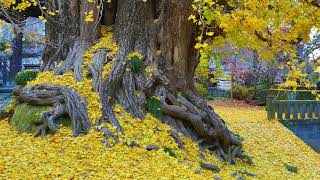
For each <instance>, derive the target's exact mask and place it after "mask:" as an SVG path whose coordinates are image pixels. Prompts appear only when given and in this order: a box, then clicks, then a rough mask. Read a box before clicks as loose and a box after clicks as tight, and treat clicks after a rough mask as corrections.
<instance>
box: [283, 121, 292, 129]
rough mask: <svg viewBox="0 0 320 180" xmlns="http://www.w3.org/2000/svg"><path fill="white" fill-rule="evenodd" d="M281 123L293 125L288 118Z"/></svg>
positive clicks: (288, 125) (287, 125)
mask: <svg viewBox="0 0 320 180" xmlns="http://www.w3.org/2000/svg"><path fill="white" fill-rule="evenodd" d="M283 125H284V126H286V127H291V126H294V123H292V122H290V120H284V121H283Z"/></svg>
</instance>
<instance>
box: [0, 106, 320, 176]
mask: <svg viewBox="0 0 320 180" xmlns="http://www.w3.org/2000/svg"><path fill="white" fill-rule="evenodd" d="M120 111H121V110H116V112H117V115H118V116H121V114H122V113H121V112H120ZM216 111H217V112H218V113H219V114H220V115H221V116H222V117H223V118H224V119H225V120H226V123H227V124H228V126H229V127H230V128H231V129H232V130H233V131H235V132H236V133H238V134H240V135H241V136H242V137H243V138H244V140H245V142H244V149H245V150H246V152H247V153H248V154H249V155H251V156H252V157H253V159H254V165H253V166H250V165H248V164H245V163H243V162H238V165H236V166H231V165H227V164H224V163H221V162H218V160H217V159H216V158H214V157H213V156H210V155H209V154H208V153H206V160H202V161H204V162H207V163H215V164H216V165H218V166H219V167H220V168H221V172H220V173H217V174H213V173H212V172H210V171H206V170H203V169H201V173H200V174H196V173H195V171H196V170H197V169H200V168H199V166H198V163H197V162H198V161H199V160H200V159H199V158H198V157H196V154H197V153H198V150H197V148H196V145H195V144H194V143H192V142H191V141H190V140H189V139H187V138H183V141H184V143H185V146H186V149H187V151H186V152H183V151H181V150H179V149H177V146H176V144H175V143H174V141H173V140H172V138H170V137H169V134H168V133H167V130H168V129H169V127H168V126H167V125H164V124H162V123H160V122H159V121H157V120H156V119H154V118H152V117H151V116H147V118H146V120H145V121H141V120H138V119H130V118H129V119H127V118H125V117H126V116H128V115H126V114H125V113H124V114H123V118H120V122H121V124H122V125H123V127H124V132H125V134H124V135H123V136H121V137H120V139H121V142H120V143H119V144H115V145H113V147H112V148H105V147H104V145H103V144H101V140H102V137H103V135H102V134H100V133H97V132H95V131H93V130H92V131H90V133H89V134H88V135H85V136H80V137H72V136H71V135H70V134H71V131H70V130H69V129H66V128H62V129H61V131H60V132H59V133H58V134H56V135H49V136H46V137H43V138H34V137H32V136H31V135H28V134H18V133H16V131H15V129H14V127H12V126H10V125H9V124H8V122H7V121H6V120H1V121H0V179H40V178H43V179H71V178H74V179H106V178H113V179H158V178H159V179H160V178H161V179H212V178H213V177H214V176H219V177H221V178H223V179H235V177H232V176H231V173H233V172H234V171H236V170H241V169H245V170H247V171H248V172H250V173H254V174H256V175H257V176H256V177H254V178H253V179H268V180H269V179H298V180H300V179H320V155H319V154H317V153H315V152H314V151H313V150H312V149H311V148H309V147H308V146H307V145H305V144H304V143H303V142H302V141H301V140H299V139H298V138H297V137H295V136H294V135H293V134H292V133H291V132H290V131H289V130H287V129H286V128H285V127H283V126H282V125H281V124H280V123H278V122H276V121H268V120H267V119H266V115H265V114H266V112H265V111H263V110H261V109H253V108H232V107H231V108H230V107H216ZM118 118H119V117H118ZM154 128H157V130H156V131H157V132H155V131H154ZM130 139H135V140H137V141H138V143H139V144H141V146H140V147H129V146H128V145H127V143H128V142H129V141H130ZM149 143H155V144H157V145H159V146H160V147H161V148H163V147H170V148H172V149H173V150H174V152H175V153H176V154H177V155H178V157H177V158H174V157H170V156H169V155H168V154H166V153H165V152H164V151H163V150H162V149H160V150H158V151H147V150H146V149H145V145H147V144H149ZM186 159H188V160H186ZM285 163H289V164H293V165H295V166H297V167H298V168H299V170H298V173H297V174H294V173H291V172H289V171H287V170H286V168H285V166H284V164H285ZM246 178H247V179H251V178H252V177H246Z"/></svg>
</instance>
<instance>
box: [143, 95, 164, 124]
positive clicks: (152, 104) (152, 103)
mask: <svg viewBox="0 0 320 180" xmlns="http://www.w3.org/2000/svg"><path fill="white" fill-rule="evenodd" d="M146 110H147V112H149V113H150V114H152V115H153V116H154V117H156V118H158V119H160V118H161V117H162V116H163V112H162V110H161V102H160V100H159V99H158V98H156V97H151V98H148V99H147V103H146Z"/></svg>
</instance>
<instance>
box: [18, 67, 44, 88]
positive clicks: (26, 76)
mask: <svg viewBox="0 0 320 180" xmlns="http://www.w3.org/2000/svg"><path fill="white" fill-rule="evenodd" d="M37 74H38V72H36V71H31V70H24V71H20V72H18V74H17V75H16V78H15V82H16V84H17V85H22V86H25V85H27V82H28V81H31V80H34V79H35V78H36V77H37Z"/></svg>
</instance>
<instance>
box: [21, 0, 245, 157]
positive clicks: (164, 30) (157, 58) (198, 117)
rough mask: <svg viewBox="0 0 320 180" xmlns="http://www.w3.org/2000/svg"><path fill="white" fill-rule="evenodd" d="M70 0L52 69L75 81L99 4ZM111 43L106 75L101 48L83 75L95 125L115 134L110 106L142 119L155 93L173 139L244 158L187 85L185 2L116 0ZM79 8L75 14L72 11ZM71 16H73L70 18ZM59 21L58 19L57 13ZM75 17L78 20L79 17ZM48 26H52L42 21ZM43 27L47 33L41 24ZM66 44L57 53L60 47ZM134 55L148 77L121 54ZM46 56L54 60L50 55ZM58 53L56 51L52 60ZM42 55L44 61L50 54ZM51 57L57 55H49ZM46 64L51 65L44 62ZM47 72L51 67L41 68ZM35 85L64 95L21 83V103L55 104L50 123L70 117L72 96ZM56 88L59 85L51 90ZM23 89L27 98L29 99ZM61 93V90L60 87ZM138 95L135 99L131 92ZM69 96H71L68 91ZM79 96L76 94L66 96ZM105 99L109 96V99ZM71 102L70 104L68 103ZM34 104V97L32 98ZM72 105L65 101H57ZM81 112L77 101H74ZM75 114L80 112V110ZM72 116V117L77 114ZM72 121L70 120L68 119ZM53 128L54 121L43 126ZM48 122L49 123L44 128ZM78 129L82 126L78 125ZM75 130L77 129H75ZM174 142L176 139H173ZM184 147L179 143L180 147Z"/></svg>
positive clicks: (189, 57) (190, 56)
mask: <svg viewBox="0 0 320 180" xmlns="http://www.w3.org/2000/svg"><path fill="white" fill-rule="evenodd" d="M77 2H78V1H76V0H69V3H68V5H64V6H67V7H68V8H65V12H64V13H65V15H69V18H70V17H73V19H72V20H71V22H75V25H74V26H73V28H75V30H74V29H73V31H72V32H73V33H71V34H72V38H69V37H68V38H69V39H68V42H64V43H63V44H64V45H65V47H67V46H68V47H70V48H69V49H68V53H67V55H66V56H65V58H63V59H64V62H63V64H62V66H61V67H60V68H58V70H56V71H55V72H56V74H57V75H59V74H63V73H65V72H66V71H69V70H73V71H74V76H75V79H76V80H77V81H81V80H82V71H81V64H82V57H81V55H82V53H83V51H84V50H85V49H86V48H87V47H88V46H89V45H90V44H91V43H92V42H94V41H95V40H96V39H97V37H98V35H97V34H96V32H97V31H92V29H94V28H95V27H96V25H97V24H98V23H97V22H98V19H99V18H98V17H99V16H98V14H99V13H98V9H95V7H96V6H92V4H90V3H88V2H87V0H83V1H81V3H82V4H81V3H80V6H79V3H77ZM115 4H116V10H115V9H114V8H111V9H112V10H113V11H115V12H116V16H115V17H116V18H115V24H114V40H115V42H116V43H117V44H118V47H119V49H118V51H117V54H116V58H115V60H114V61H112V69H111V71H110V73H109V76H108V77H107V78H106V79H103V76H102V73H101V72H102V69H103V68H102V66H103V64H105V63H111V62H105V61H106V60H107V58H106V57H105V56H106V55H107V56H108V52H106V51H104V50H103V51H102V50H101V51H97V53H96V54H95V56H94V62H93V64H92V65H90V66H89V67H88V68H89V72H91V74H92V75H93V83H94V84H93V85H94V89H95V90H96V91H97V93H99V95H100V100H101V103H102V105H103V107H102V112H103V118H102V119H101V120H100V121H97V125H99V124H100V123H102V122H105V121H107V122H109V123H111V124H112V125H114V126H116V127H117V130H118V131H119V132H121V131H122V129H121V126H120V124H119V122H118V121H117V119H116V117H115V114H114V112H113V108H112V106H113V104H115V103H119V104H121V105H122V106H123V107H124V108H125V109H126V110H127V111H128V112H130V113H131V114H132V116H134V117H139V118H144V110H145V102H146V99H147V98H148V97H153V96H157V97H160V99H161V104H162V105H161V107H162V111H163V113H164V116H163V117H162V118H161V120H162V121H163V122H165V123H168V124H170V125H171V126H172V127H173V128H174V129H175V131H173V133H172V136H173V137H174V138H175V139H176V140H177V142H178V143H179V138H178V136H176V133H174V132H181V133H183V134H184V135H186V136H188V137H190V138H192V139H193V140H195V141H198V142H200V144H201V145H202V147H203V148H209V149H212V150H215V152H216V154H217V155H218V157H221V158H222V159H224V160H226V161H229V162H230V163H232V162H233V159H234V157H244V156H243V154H242V150H241V141H240V140H238V139H237V138H235V137H234V136H233V134H232V133H231V132H230V131H229V130H228V129H227V127H226V126H225V124H224V122H223V120H222V119H221V118H220V117H219V116H218V115H217V114H216V113H215V112H214V111H213V109H212V108H210V107H208V106H207V104H206V102H205V100H204V99H203V98H202V97H200V96H199V95H198V94H197V92H196V91H195V88H194V85H193V76H194V70H195V68H196V65H197V63H198V62H197V60H196V57H195V53H194V48H193V46H194V42H193V41H194V38H195V36H196V34H195V32H196V28H195V26H194V25H193V24H192V23H191V22H189V21H188V16H189V15H190V14H191V13H192V8H191V4H192V0H161V1H157V0H149V1H147V2H143V1H141V0H118V1H117V2H116V3H115ZM88 10H93V11H94V14H95V17H96V18H95V22H91V23H88V22H84V21H83V19H84V17H83V14H84V12H86V11H88ZM79 12H80V14H79ZM71 15H72V16H71ZM62 17H63V18H65V17H64V16H62ZM79 18H80V19H79ZM47 27H49V28H50V27H51V25H47ZM67 30H68V29H66V28H65V29H61V30H59V31H58V32H57V33H58V34H55V33H56V32H48V33H49V34H48V35H47V37H49V39H53V37H52V36H59V35H61V34H63V35H62V36H67V35H68V34H67V32H65V31H67ZM47 31H52V30H51V29H48V28H47ZM65 47H64V48H63V49H61V51H59V52H63V51H66V49H65ZM136 51H137V52H139V53H140V54H142V55H143V56H144V66H145V67H146V66H150V67H153V68H155V69H156V70H155V71H154V72H153V75H152V76H151V77H150V78H148V77H147V76H146V72H145V70H141V71H140V72H132V71H128V70H127V69H128V55H129V54H130V53H132V52H136ZM48 52H49V51H47V55H48V56H44V58H47V57H50V58H53V59H55V55H54V54H50V53H48ZM62 54H63V53H60V54H59V57H63V56H62ZM50 58H49V59H50ZM55 61H56V60H55ZM45 64H46V66H47V67H50V66H51V65H50V64H52V62H50V60H48V59H46V62H45ZM45 69H50V68H45ZM41 88H47V89H50V88H51V89H54V91H53V90H52V91H53V93H55V94H59V93H60V94H59V95H60V96H63V97H65V96H68V95H66V94H67V93H62V94H61V92H62V91H63V90H61V87H56V86H54V87H51V86H49V87H42V86H40V87H34V88H33V89H32V88H31V89H30V88H29V89H28V88H23V89H22V90H19V91H18V93H16V94H17V96H18V97H22V98H20V100H21V101H24V102H29V103H34V100H32V99H37V100H39V99H43V98H45V99H43V100H45V101H46V102H48V101H49V102H51V103H54V104H55V109H53V110H51V111H50V112H48V113H47V115H48V116H47V117H46V118H45V120H46V121H48V122H52V121H54V118H55V117H56V116H59V115H60V114H61V113H63V112H68V114H69V116H72V109H70V108H72V107H74V106H79V104H81V103H80V102H77V99H78V98H73V99H68V98H67V99H64V98H62V100H61V101H62V102H60V101H59V103H57V102H56V101H54V100H52V99H50V97H47V96H43V94H41V93H42V92H41V91H40V90H41ZM56 89H58V90H56ZM25 92H28V93H31V94H32V95H33V96H32V97H28V96H27V95H26V93H25ZM63 92H64V91H63ZM137 92H139V94H140V96H139V97H138V96H137V95H136V94H137ZM70 95H71V94H70ZM72 96H73V97H78V95H77V94H72ZM109 97H111V98H109ZM70 101H71V102H70ZM37 102H38V103H36V104H39V103H40V101H37ZM66 103H67V104H71V105H70V106H66V105H64V104H66ZM79 107H81V109H83V106H79ZM79 113H80V114H81V113H82V112H79ZM79 113H77V114H79ZM82 114H83V113H82ZM74 120H75V118H74ZM85 122H86V121H85V120H84V119H82V120H81V123H79V124H81V125H82V126H79V127H80V132H81V130H83V129H86V128H85V127H87V126H85V124H86V123H85ZM50 127H51V128H52V129H55V128H54V127H55V126H53V125H51V126H50ZM50 127H49V128H50ZM81 127H84V128H81ZM74 128H76V129H75V130H74V131H75V132H78V131H79V130H78V129H77V127H74ZM100 131H102V132H104V133H105V135H106V138H108V137H113V138H116V136H115V135H114V134H112V133H111V132H110V131H109V130H108V129H107V128H101V129H100ZM179 144H180V145H181V142H180V143H179ZM181 148H183V147H181Z"/></svg>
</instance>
